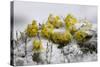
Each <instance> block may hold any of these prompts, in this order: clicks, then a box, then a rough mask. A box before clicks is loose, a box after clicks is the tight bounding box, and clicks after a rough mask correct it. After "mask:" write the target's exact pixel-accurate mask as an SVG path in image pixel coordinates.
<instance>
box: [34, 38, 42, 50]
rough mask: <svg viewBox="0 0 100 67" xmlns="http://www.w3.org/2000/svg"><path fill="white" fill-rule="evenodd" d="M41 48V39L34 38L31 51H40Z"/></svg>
mask: <svg viewBox="0 0 100 67" xmlns="http://www.w3.org/2000/svg"><path fill="white" fill-rule="evenodd" d="M42 50H43V46H42V42H41V40H34V41H33V51H35V52H40V51H42Z"/></svg>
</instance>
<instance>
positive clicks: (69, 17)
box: [64, 14, 77, 29]
mask: <svg viewBox="0 0 100 67" xmlns="http://www.w3.org/2000/svg"><path fill="white" fill-rule="evenodd" d="M64 21H65V24H66V28H67V29H69V28H70V27H71V26H73V25H74V24H76V23H77V19H76V18H75V17H74V16H72V15H71V14H68V15H67V16H66V17H65V19H64Z"/></svg>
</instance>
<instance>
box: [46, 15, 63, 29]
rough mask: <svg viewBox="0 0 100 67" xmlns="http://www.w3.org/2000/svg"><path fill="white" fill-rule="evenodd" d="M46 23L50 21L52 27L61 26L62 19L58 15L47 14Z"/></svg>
mask: <svg viewBox="0 0 100 67" xmlns="http://www.w3.org/2000/svg"><path fill="white" fill-rule="evenodd" d="M47 23H50V24H52V25H53V26H54V28H59V27H62V21H61V19H60V17H59V16H53V15H51V14H50V15H49V17H48V21H47Z"/></svg>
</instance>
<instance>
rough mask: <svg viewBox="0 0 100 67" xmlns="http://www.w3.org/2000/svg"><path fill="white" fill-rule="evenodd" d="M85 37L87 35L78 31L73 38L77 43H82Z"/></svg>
mask: <svg viewBox="0 0 100 67" xmlns="http://www.w3.org/2000/svg"><path fill="white" fill-rule="evenodd" d="M86 36H87V33H85V31H83V30H79V31H77V32H76V33H75V35H74V37H75V39H76V40H77V41H78V42H83V41H84V40H85V37H86Z"/></svg>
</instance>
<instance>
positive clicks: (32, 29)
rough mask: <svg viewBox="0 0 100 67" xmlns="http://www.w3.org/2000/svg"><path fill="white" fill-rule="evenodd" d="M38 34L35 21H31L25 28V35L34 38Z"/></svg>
mask: <svg viewBox="0 0 100 67" xmlns="http://www.w3.org/2000/svg"><path fill="white" fill-rule="evenodd" d="M37 33H38V25H37V24H36V21H35V20H33V21H32V24H29V25H28V26H27V29H26V34H27V35H28V36H29V37H34V36H36V35H37Z"/></svg>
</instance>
